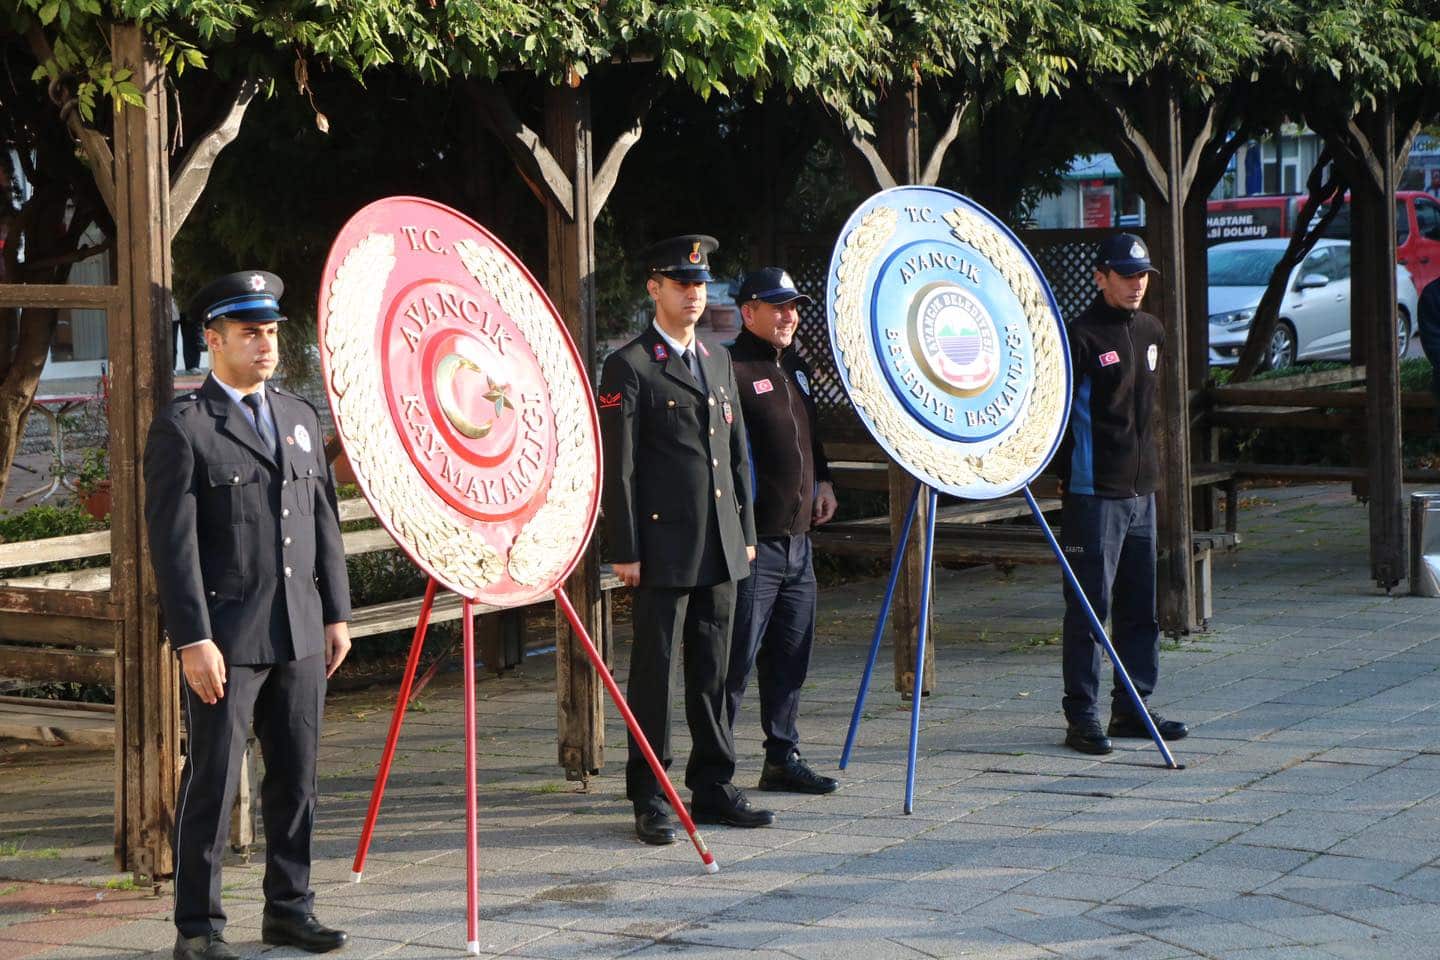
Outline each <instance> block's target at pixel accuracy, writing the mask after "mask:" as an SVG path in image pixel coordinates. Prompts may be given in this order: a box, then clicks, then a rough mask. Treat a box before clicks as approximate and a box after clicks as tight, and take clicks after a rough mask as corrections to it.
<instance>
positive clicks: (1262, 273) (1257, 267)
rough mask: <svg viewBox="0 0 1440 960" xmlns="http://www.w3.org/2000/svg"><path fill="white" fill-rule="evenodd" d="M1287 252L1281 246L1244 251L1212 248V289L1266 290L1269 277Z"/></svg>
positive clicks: (1209, 261)
mask: <svg viewBox="0 0 1440 960" xmlns="http://www.w3.org/2000/svg"><path fill="white" fill-rule="evenodd" d="M1284 252H1285V251H1284V250H1282V249H1280V248H1278V247H1260V248H1255V247H1250V248H1247V249H1241V250H1236V249H1229V250H1227V249H1226V248H1225V247H1223V246H1222V247H1211V248H1210V256H1209V260H1208V263H1209V265H1210V286H1212V287H1263V286H1265V285H1266V284H1268V283H1269V282H1270V274H1271V273H1272V272H1273V271H1274V269H1275V264H1277V263H1279V262H1280V255H1281V254H1282V253H1284Z"/></svg>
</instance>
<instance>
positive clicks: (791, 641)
mask: <svg viewBox="0 0 1440 960" xmlns="http://www.w3.org/2000/svg"><path fill="white" fill-rule="evenodd" d="M814 643H815V568H814V567H813V566H812V565H811V562H810V536H809V534H804V533H802V534H800V535H798V536H787V537H771V538H766V539H763V540H761V541H760V543H759V544H758V545H757V546H756V547H755V561H754V562H753V563H752V564H750V576H749V577H747V578H745V579H744V580H741V581H740V583H739V584H738V585H737V587H736V595H735V632H734V633H733V634H732V635H731V640H730V669H729V671H728V672H727V674H726V677H725V708H726V719H727V720H728V721H729V724H730V729H731V731H734V729H735V716H736V714H738V713H739V712H740V701H741V699H742V698H743V697H744V696H745V686H746V683H747V681H748V680H749V677H750V671H751V669H754V670H755V673H756V680H757V682H758V684H759V687H760V728H761V729H762V730H764V731H765V759H767V760H769V761H770V762H771V763H783V762H784V761H785V758H786V757H788V756H790V753H791V752H792V751H793V750H795V749H796V748H797V747H798V746H799V745H800V731H799V729H797V727H796V718H797V717H798V716H799V713H800V688H801V687H802V686H804V685H805V675H806V674H807V673H808V672H809V670H810V650H811V648H812V647H813V646H814ZM731 775H732V777H733V775H734V771H733V770H732V771H731Z"/></svg>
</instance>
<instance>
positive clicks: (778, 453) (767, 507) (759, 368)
mask: <svg viewBox="0 0 1440 960" xmlns="http://www.w3.org/2000/svg"><path fill="white" fill-rule="evenodd" d="M730 359H731V362H732V363H733V364H734V365H735V383H736V386H737V387H738V388H739V391H740V408H741V411H742V412H743V413H744V415H745V430H746V433H747V435H748V436H749V440H750V467H751V470H752V471H753V474H754V483H753V487H754V490H755V534H756V536H758V537H762V538H763V537H783V536H793V535H795V534H801V533H808V532H809V530H810V525H811V524H810V518H811V514H812V512H813V508H814V503H815V485H816V484H817V483H822V482H826V481H828V480H829V479H830V465H829V463H828V462H827V461H826V460H825V451H824V449H823V448H822V447H821V445H820V432H819V428H818V420H817V415H816V410H815V399H814V397H813V396H812V395H811V394H812V391H813V390H814V379H813V377H812V375H811V373H810V366H809V365H808V364H807V363H806V362H805V361H804V360H803V359H801V357H800V353H799V351H797V350H796V349H795V345H794V344H793V343H792V344H791V345H790V346H788V347H786V348H785V349H784V350H780V349H779V348H777V347H775V346H773V345H772V344H770V343H769V342H767V341H765V340H762V339H760V338H759V337H757V336H755V335H754V334H753V333H751V332H750V331H749V330H744V329H742V330H741V331H740V335H739V336H738V337H736V338H735V342H734V343H733V344H731V346H730Z"/></svg>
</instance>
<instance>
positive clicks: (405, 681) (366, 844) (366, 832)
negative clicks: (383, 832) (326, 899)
mask: <svg viewBox="0 0 1440 960" xmlns="http://www.w3.org/2000/svg"><path fill="white" fill-rule="evenodd" d="M435 588H436V583H435V579H434V578H433V577H432V578H431V579H430V582H429V583H427V584H425V599H424V600H423V601H422V602H421V604H420V619H419V620H417V621H416V622H415V636H414V638H413V639H412V640H411V641H410V658H409V659H408V660H406V661H405V676H404V677H402V678H401V680H400V692H399V693H398V694H396V696H395V713H394V714H393V715H392V716H391V717H390V734H389V736H387V737H386V738H385V752H384V753H382V754H381V755H380V769H379V770H377V771H376V773H375V786H374V787H372V788H371V790H370V809H369V810H368V811H366V813H365V826H364V827H363V828H362V829H361V831H360V847H359V849H357V850H356V851H355V862H354V863H353V864H351V866H350V879H351V881H353V882H354V883H359V882H360V878H361V876H363V875H364V873H365V854H366V853H368V852H369V850H370V837H371V835H372V834H374V832H375V820H376V819H377V818H378V817H379V815H380V801H381V799H382V798H383V797H384V796H385V783H386V781H387V780H389V779H390V762H391V761H392V760H394V759H395V745H396V744H397V743H399V742H400V726H401V725H402V724H403V723H404V722H405V708H406V707H408V706H410V686H411V684H412V683H413V681H414V680H415V670H416V668H417V667H418V666H419V665H420V648H421V647H423V646H425V630H426V628H427V627H429V626H430V608H431V607H432V606H434V604H435Z"/></svg>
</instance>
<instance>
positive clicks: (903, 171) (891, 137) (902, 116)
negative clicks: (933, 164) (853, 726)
mask: <svg viewBox="0 0 1440 960" xmlns="http://www.w3.org/2000/svg"><path fill="white" fill-rule="evenodd" d="M876 134H877V142H876V147H877V150H878V152H879V154H880V158H881V160H882V161H883V162H884V164H885V166H886V167H887V168H889V171H890V174H891V175H892V176H893V177H894V178H895V181H896V182H897V183H919V182H920V90H919V87H918V86H917V85H916V84H915V83H913V82H911V83H907V84H905V85H904V86H903V87H901V88H900V89H898V90H896V91H894V92H892V93H891V94H890V95H889V96H888V97H886V99H885V101H884V102H883V103H882V104H881V106H880V122H879V124H878V126H877V129H876ZM888 484H889V492H890V549H891V551H892V552H893V551H894V549H895V545H896V544H898V543H899V542H900V534H901V528H902V527H903V526H904V523H905V510H906V507H907V506H908V505H909V503H910V494H911V493H912V492H913V491H914V489H915V478H914V477H913V476H911V475H910V474H909V472H907V471H906V470H905V469H904V468H903V467H901V466H899V465H898V464H896V463H895V462H894V461H893V460H892V461H890V469H889V474H888ZM927 512H928V511H927V510H926V507H925V503H924V498H923V497H922V498H921V502H920V503H919V504H917V506H916V509H915V525H914V526H913V527H911V528H910V542H909V545H908V546H907V548H906V550H905V558H904V560H903V561H902V562H901V566H900V577H899V579H897V580H896V582H895V601H894V606H893V607H892V608H891V609H892V616H891V620H890V623H891V626H890V635H891V637H892V638H894V641H895V689H896V690H898V691H899V692H900V693H902V694H909V695H911V696H915V695H916V687H917V686H918V687H919V694H920V695H921V696H923V695H924V694H927V693H929V692H930V691H931V690H933V689H934V688H935V682H936V681H935V644H934V643H930V644H927V645H926V647H925V666H924V671H923V672H924V676H923V677H922V678H920V682H919V683H918V684H917V683H916V682H915V681H916V678H915V647H916V642H917V640H918V638H919V632H920V588H921V586H922V585H923V584H924V577H926V576H933V572H931V571H927V570H925V568H924V566H925V565H924V560H925V529H926V514H927ZM927 626H928V625H927ZM927 632H929V631H927ZM930 635H931V636H934V634H933V633H930Z"/></svg>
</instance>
